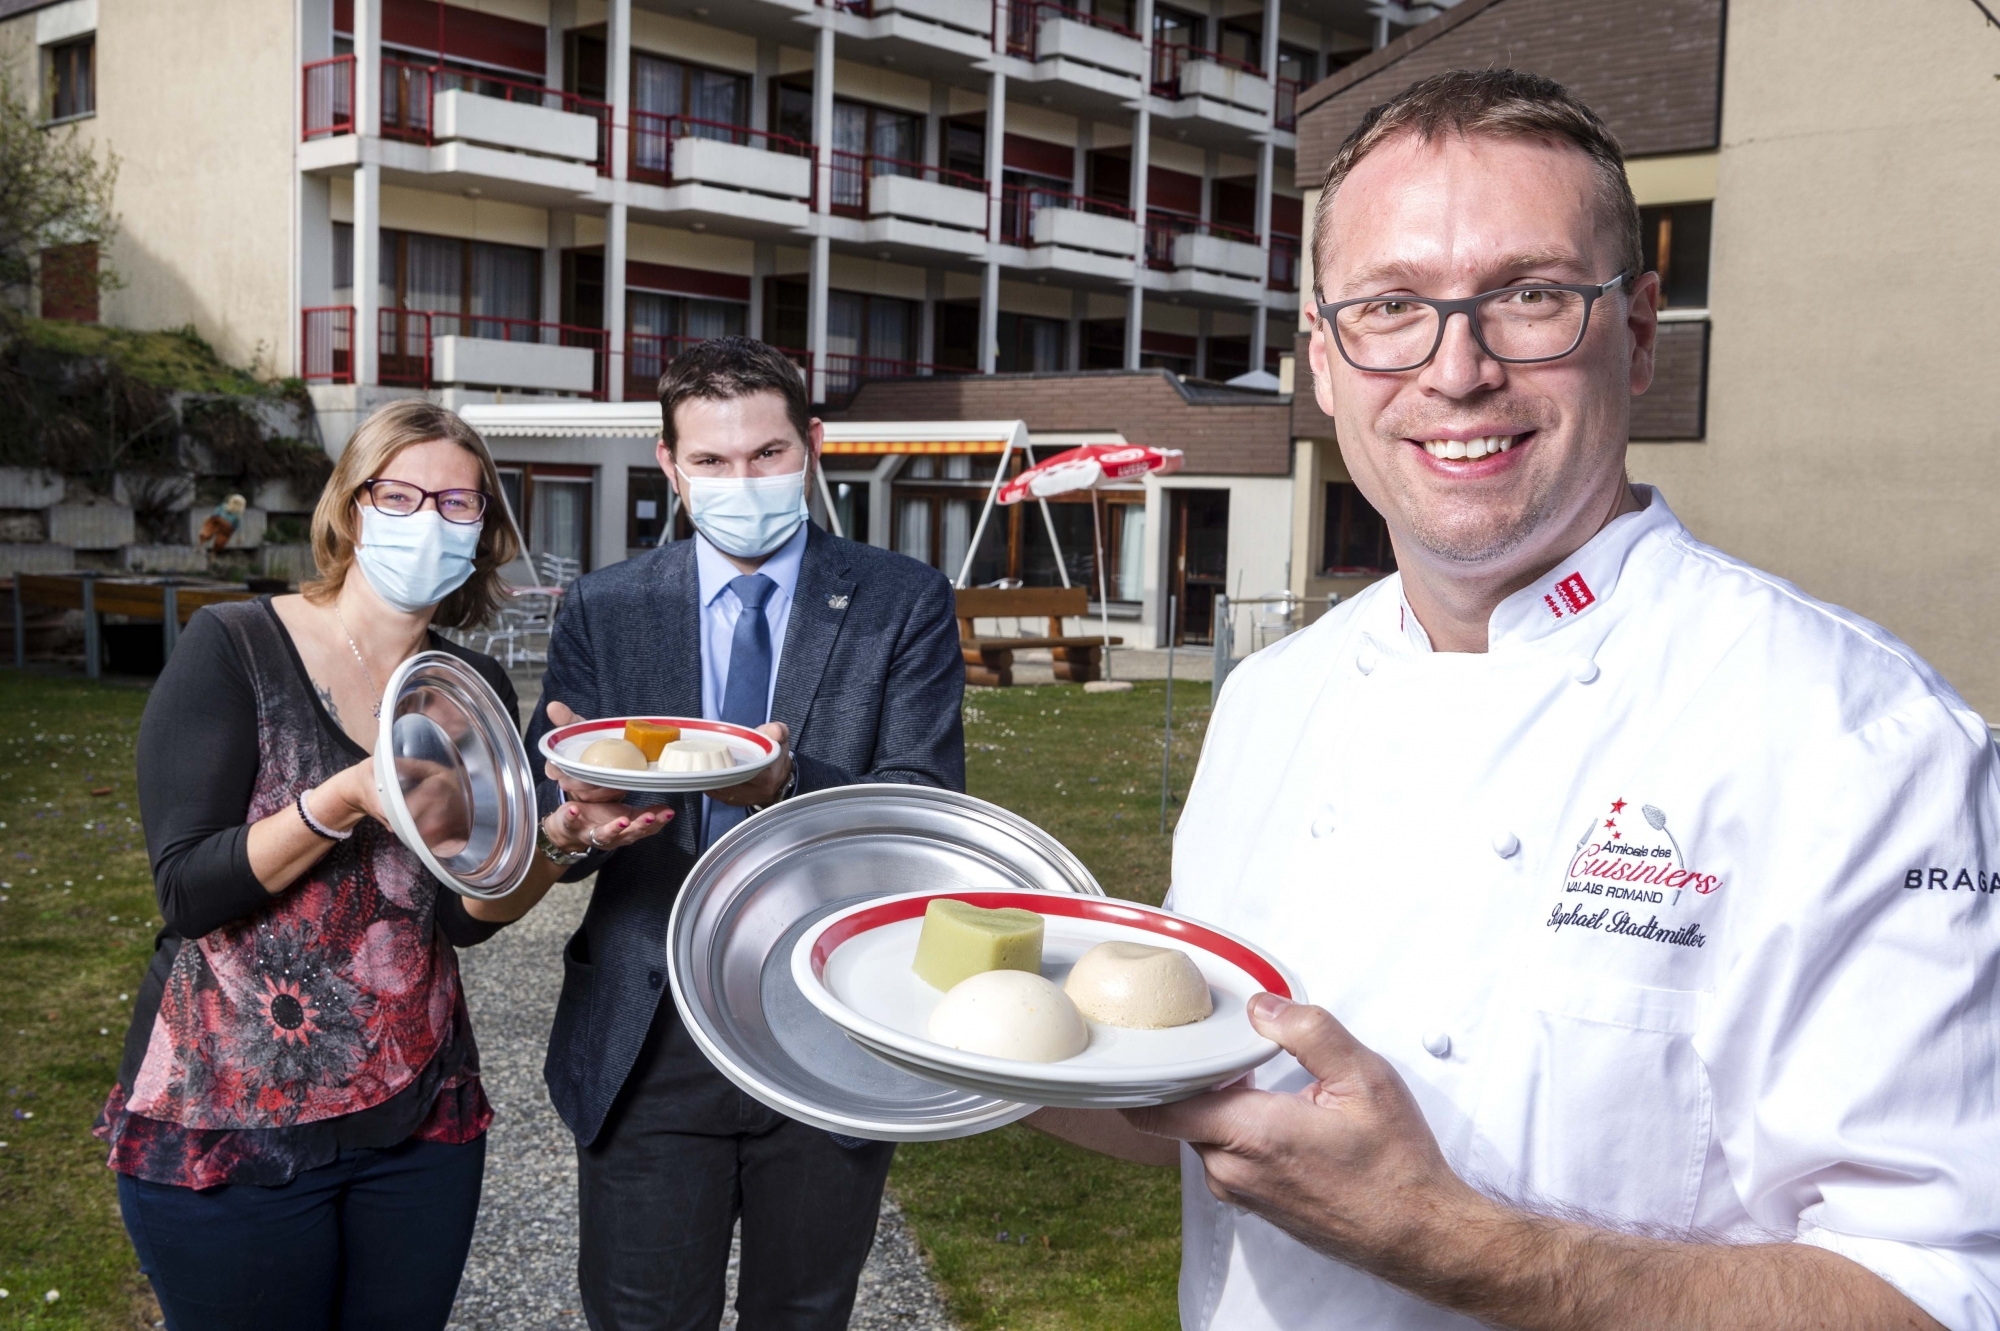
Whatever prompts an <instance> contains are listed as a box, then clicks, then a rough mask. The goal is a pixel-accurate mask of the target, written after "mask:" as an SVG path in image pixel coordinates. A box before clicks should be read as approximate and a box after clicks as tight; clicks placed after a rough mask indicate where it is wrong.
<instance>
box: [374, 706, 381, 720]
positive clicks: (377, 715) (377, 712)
mask: <svg viewBox="0 0 2000 1331" xmlns="http://www.w3.org/2000/svg"><path fill="white" fill-rule="evenodd" d="M375 719H376V720H377V721H380V720H381V719H382V704H381V703H379V702H378V703H376V704H375Z"/></svg>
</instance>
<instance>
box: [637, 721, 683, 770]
mask: <svg viewBox="0 0 2000 1331" xmlns="http://www.w3.org/2000/svg"><path fill="white" fill-rule="evenodd" d="M680 737H681V732H680V727H678V726H663V725H661V724H660V723H659V722H657V721H627V722H626V723H625V738H626V739H627V740H628V741H630V742H631V743H633V744H636V745H638V746H639V752H641V753H643V754H645V755H646V761H647V762H649V763H656V762H658V761H660V750H661V749H664V748H666V747H667V745H669V744H671V743H673V742H674V741H675V740H677V739H679V738H680Z"/></svg>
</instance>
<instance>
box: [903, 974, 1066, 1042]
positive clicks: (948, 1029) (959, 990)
mask: <svg viewBox="0 0 2000 1331" xmlns="http://www.w3.org/2000/svg"><path fill="white" fill-rule="evenodd" d="M930 1036H931V1039H933V1040H936V1041H937V1042H938V1043H939V1044H943V1045H950V1046H951V1047H952V1048H953V1049H963V1050H964V1051H965V1052H966V1053H968V1054H986V1055H988V1056H990V1057H992V1058H1016V1059H1019V1060H1020V1061H1021V1062H1023V1063H1054V1062H1057V1061H1059V1060H1061V1059H1065V1058H1071V1057H1074V1056H1075V1055H1077V1054H1080V1053H1082V1052H1083V1050H1084V1046H1086V1045H1088V1044H1089V1043H1090V1027H1089V1026H1087V1025H1085V1024H1084V1020H1083V1014H1082V1013H1080V1012H1078V1011H1077V1010H1076V1004H1074V1003H1072V1002H1070V1001H1069V999H1068V998H1067V997H1065V996H1064V994H1063V991H1062V990H1060V989H1058V988H1056V987H1055V985H1054V984H1052V983H1050V982H1049V981H1048V980H1045V979H1043V978H1042V977H1041V976H1039V975H1035V974H1031V973H1030V972H1028V971H1015V970H998V971H981V972H980V973H979V974H977V975H969V976H967V977H966V978H965V979H963V980H960V981H959V982H958V983H957V984H955V985H953V986H952V988H951V991H950V992H949V993H947V994H946V995H945V996H944V997H943V998H942V999H940V1000H938V1005H937V1008H936V1010H935V1011H933V1012H932V1013H931V1024H930Z"/></svg>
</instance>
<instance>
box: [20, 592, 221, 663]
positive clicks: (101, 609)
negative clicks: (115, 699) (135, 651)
mask: <svg viewBox="0 0 2000 1331" xmlns="http://www.w3.org/2000/svg"><path fill="white" fill-rule="evenodd" d="M254 594H255V593H253V592H251V591H250V589H249V588H247V587H245V586H243V585H241V584H237V583H226V582H211V581H206V580H200V579H187V578H161V577H143V576H133V575H126V574H114V573H90V572H84V573H16V574H15V575H14V664H15V665H16V666H17V667H18V666H25V665H27V663H28V615H27V608H28V607H29V606H30V605H37V606H41V607H43V608H45V609H50V610H81V611H82V612H83V672H84V674H86V675H88V676H89V677H90V678H92V679H96V678H97V677H98V676H99V674H101V673H102V671H103V654H104V653H103V648H102V646H101V642H102V629H103V619H104V616H105V615H123V616H125V617H126V618H128V619H138V620H153V619H156V620H158V621H159V622H160V639H161V649H162V650H161V659H162V660H164V659H166V658H167V657H169V656H172V655H173V654H174V643H175V642H176V641H177V640H178V639H179V637H180V630H181V625H183V624H185V623H187V622H188V620H189V619H191V618H193V617H194V612H195V611H197V610H199V609H201V608H202V607H203V606H209V605H220V604H221V603H223V602H224V601H247V600H249V599H251V597H252V596H253V595H254Z"/></svg>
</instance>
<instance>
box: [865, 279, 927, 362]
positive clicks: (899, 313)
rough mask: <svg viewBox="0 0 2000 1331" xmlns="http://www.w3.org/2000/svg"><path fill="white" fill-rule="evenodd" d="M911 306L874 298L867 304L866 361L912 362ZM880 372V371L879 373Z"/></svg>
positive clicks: (889, 297)
mask: <svg viewBox="0 0 2000 1331" xmlns="http://www.w3.org/2000/svg"><path fill="white" fill-rule="evenodd" d="M913 312H914V311H913V307H912V306H911V304H910V302H908V301H905V300H897V299H895V298H894V297H893V296H876V297H875V298H874V299H872V300H870V301H869V302H868V358H869V359H870V360H915V359H916V357H915V356H913V355H911V354H910V353H911V351H912V346H911V344H912V342H913V341H914V340H915V339H914V338H913V336H912V334H911V324H912V323H913V322H914V321H913V320H912V319H911V317H910V316H911V314H912V313H913ZM878 372H879V371H878Z"/></svg>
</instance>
